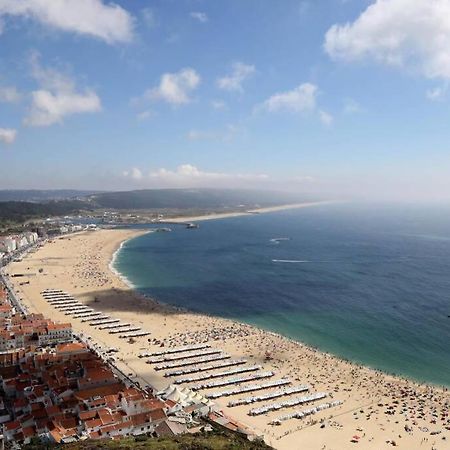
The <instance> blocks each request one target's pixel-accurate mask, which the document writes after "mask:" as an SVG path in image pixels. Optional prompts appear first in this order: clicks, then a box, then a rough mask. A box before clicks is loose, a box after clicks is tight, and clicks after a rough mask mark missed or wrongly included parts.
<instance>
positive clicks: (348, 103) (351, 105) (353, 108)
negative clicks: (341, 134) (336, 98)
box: [343, 98, 363, 114]
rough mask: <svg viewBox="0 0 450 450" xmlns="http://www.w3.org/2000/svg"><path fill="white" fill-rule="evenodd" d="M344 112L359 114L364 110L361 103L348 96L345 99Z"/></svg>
mask: <svg viewBox="0 0 450 450" xmlns="http://www.w3.org/2000/svg"><path fill="white" fill-rule="evenodd" d="M343 110H344V114H358V113H360V112H363V108H362V107H361V105H360V104H359V103H358V102H357V101H356V100H354V99H352V98H346V99H345V100H344V109H343Z"/></svg>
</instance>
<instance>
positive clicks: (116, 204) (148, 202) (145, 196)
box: [87, 189, 317, 209]
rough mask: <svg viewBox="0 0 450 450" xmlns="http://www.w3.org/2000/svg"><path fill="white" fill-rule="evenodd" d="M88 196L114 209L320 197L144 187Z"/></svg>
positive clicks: (248, 203) (214, 206) (233, 205)
mask: <svg viewBox="0 0 450 450" xmlns="http://www.w3.org/2000/svg"><path fill="white" fill-rule="evenodd" d="M87 199H88V200H89V201H90V202H91V203H92V205H96V206H98V207H101V208H112V209H193V208H197V209H223V208H235V209H237V208H239V207H246V208H252V207H257V206H261V207H264V206H274V205H281V204H286V203H299V202H303V201H310V200H317V199H312V198H310V197H309V196H305V195H301V194H291V193H285V192H273V191H253V190H234V189H144V190H138V191H123V192H102V193H98V194H93V195H90V196H88V197H87Z"/></svg>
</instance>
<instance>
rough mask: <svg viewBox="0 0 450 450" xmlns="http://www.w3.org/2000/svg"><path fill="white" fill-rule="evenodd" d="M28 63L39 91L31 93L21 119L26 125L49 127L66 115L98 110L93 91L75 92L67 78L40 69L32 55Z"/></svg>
mask: <svg viewBox="0 0 450 450" xmlns="http://www.w3.org/2000/svg"><path fill="white" fill-rule="evenodd" d="M31 63H32V71H33V77H34V78H35V79H36V80H37V81H38V83H39V85H40V89H38V90H35V91H33V92H32V93H31V98H32V102H31V107H30V110H29V113H28V116H27V117H26V118H25V123H26V124H27V125H31V126H49V125H53V124H55V123H62V122H63V120H64V117H66V116H70V115H73V114H80V113H92V112H97V111H100V110H101V102H100V99H99V97H98V96H97V94H96V93H95V92H94V91H92V90H90V89H85V90H83V91H77V90H76V86H75V83H74V81H73V80H72V79H71V78H69V77H68V76H66V75H63V74H61V73H59V72H57V71H56V70H53V69H48V68H43V67H41V66H40V64H39V61H38V57H37V56H36V55H33V56H32V58H31Z"/></svg>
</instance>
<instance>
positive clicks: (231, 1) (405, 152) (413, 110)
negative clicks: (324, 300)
mask: <svg viewBox="0 0 450 450" xmlns="http://www.w3.org/2000/svg"><path fill="white" fill-rule="evenodd" d="M449 17H450V0H389V1H388V0H377V1H376V0H320V1H317V0H310V1H308V0H279V1H276V2H275V1H273V0H247V1H242V0H226V1H225V0H215V1H211V0H210V1H208V0H146V1H144V0H143V1H139V2H136V1H131V0H129V1H124V0H122V1H119V0H117V1H116V2H115V3H111V2H109V1H107V0H52V1H44V0H23V1H21V2H16V1H15V0H0V24H1V26H0V31H1V34H0V188H84V189H87V188H89V189H92V188H93V189H135V188H145V187H168V186H170V187H199V186H205V187H208V186H212V187H214V186H217V187H248V188H269V189H288V190H295V191H299V192H315V193H321V194H324V193H325V194H326V193H330V194H333V195H340V196H342V197H348V196H354V195H356V196H358V197H367V198H394V199H398V198H406V199H411V198H420V199H432V200H441V199H449V198H450V189H449V188H450V151H449V150H450V149H449V146H450V126H449V119H450V110H449V103H448V102H449V98H448V97H449V96H450V93H449V94H448V95H447V90H448V81H449V79H450V18H449Z"/></svg>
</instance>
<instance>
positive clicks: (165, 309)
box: [10, 230, 450, 450]
mask: <svg viewBox="0 0 450 450" xmlns="http://www.w3.org/2000/svg"><path fill="white" fill-rule="evenodd" d="M146 231H148V230H146ZM142 233H145V231H143V230H101V231H99V232H96V233H84V234H79V235H77V236H73V237H71V239H59V240H57V241H55V242H53V243H52V244H49V245H47V246H44V247H42V248H40V249H39V250H38V251H37V252H35V253H32V254H30V255H29V256H27V257H26V258H24V260H23V261H22V262H15V263H13V264H12V265H11V269H10V273H14V272H17V273H33V275H34V276H32V277H30V284H26V285H20V283H19V280H20V279H15V278H12V279H11V280H12V282H13V283H14V287H15V289H16V290H17V291H18V293H19V295H20V296H21V298H22V299H23V301H24V303H25V305H26V306H27V307H28V308H29V309H30V311H32V312H41V313H43V314H44V315H46V316H49V317H53V318H54V319H55V320H56V321H60V322H64V321H67V319H68V318H67V316H65V314H64V313H63V312H61V311H59V310H57V309H55V308H54V307H53V306H52V305H50V304H48V303H47V302H46V301H45V299H43V297H42V295H41V294H40V293H41V292H42V290H43V289H45V288H58V289H63V290H65V291H67V292H70V293H71V294H72V295H74V296H75V297H76V298H78V299H79V300H80V302H82V303H84V304H86V305H89V306H91V307H92V308H94V309H96V310H101V311H102V312H104V313H106V314H108V315H109V316H112V317H114V318H117V319H120V320H121V321H126V322H129V323H132V324H135V325H137V326H139V327H140V328H141V329H143V330H145V331H149V332H150V333H151V334H150V337H149V338H148V337H141V338H138V339H136V340H135V342H128V341H125V340H124V339H120V337H119V336H117V335H111V334H109V333H108V331H107V330H100V329H98V328H96V327H92V326H89V325H88V324H86V323H83V322H81V320H80V319H74V318H72V319H71V322H72V326H73V328H74V330H76V331H77V332H79V333H83V334H85V335H88V336H90V337H91V338H92V339H93V340H94V342H96V343H98V344H99V345H101V346H107V347H115V348H117V349H118V352H117V353H116V358H117V359H116V362H117V364H118V365H119V367H120V368H121V369H122V370H123V371H124V372H125V373H132V374H134V376H135V377H136V379H137V380H138V381H139V382H140V384H141V386H145V385H150V386H153V387H154V389H156V390H162V389H165V388H166V387H167V385H168V384H170V383H171V382H172V383H173V380H171V379H170V378H166V377H164V374H162V373H160V372H157V371H155V370H154V369H153V368H152V367H151V366H149V365H148V364H146V360H145V359H143V358H142V359H141V358H139V357H138V355H139V353H141V352H142V350H146V351H149V350H150V351H158V350H160V347H161V346H170V347H172V346H181V345H186V344H187V345H190V344H193V343H198V342H209V344H210V345H211V346H212V347H214V348H216V349H220V350H221V351H223V352H225V353H226V354H228V355H230V357H231V358H233V359H240V358H244V359H245V360H246V361H247V362H248V364H253V365H260V366H261V367H263V368H264V370H266V371H267V370H270V371H273V372H274V378H275V379H280V378H288V379H289V380H291V382H292V383H293V384H296V383H300V384H307V385H309V386H310V387H311V390H312V391H313V392H327V393H329V396H330V398H332V399H334V400H342V401H343V402H344V403H343V404H342V405H341V406H338V407H336V408H335V409H333V410H330V411H328V412H321V413H318V414H317V415H316V416H315V417H314V419H312V421H302V420H300V421H297V420H290V421H286V422H284V423H283V424H282V425H280V426H276V427H274V426H272V425H269V421H270V420H272V419H274V418H276V417H277V416H279V415H280V413H277V412H274V413H270V414H269V415H261V416H255V417H254V416H249V414H248V413H249V407H248V406H245V405H244V406H239V407H229V405H228V400H229V398H227V397H224V398H219V399H218V400H217V403H216V404H217V407H218V408H220V409H221V410H222V411H224V413H225V414H227V415H228V416H230V417H232V418H233V419H235V420H237V421H239V422H240V423H242V424H244V425H245V426H248V427H250V428H251V429H252V430H253V431H254V432H255V433H257V434H258V435H263V436H264V438H265V440H266V442H267V443H268V444H269V445H272V446H273V447H274V448H276V449H279V450H292V449H293V448H297V447H298V442H299V441H298V440H299V439H301V440H302V443H303V446H304V448H308V449H319V448H322V447H323V446H324V445H326V448H348V445H349V444H348V439H349V438H351V436H352V435H354V434H358V433H359V431H358V428H361V427H364V429H365V430H366V431H365V433H366V435H367V436H366V437H365V438H364V441H361V444H362V445H363V448H364V449H365V450H380V449H385V448H386V449H387V448H390V447H388V446H386V445H385V443H386V441H387V440H389V439H394V438H395V439H398V436H399V435H400V434H402V444H403V445H406V447H405V448H408V449H411V450H421V449H422V448H423V446H422V445H421V438H422V437H423V436H424V435H423V433H422V432H421V431H420V430H418V429H417V427H416V430H417V431H415V432H414V434H412V433H411V434H410V433H405V430H404V426H405V424H410V423H411V422H406V423H405V416H404V414H403V412H402V410H401V409H399V410H397V411H393V412H392V411H391V410H390V411H391V412H392V415H389V416H386V415H385V410H386V408H387V407H388V406H389V405H390V406H392V407H396V406H395V405H397V404H406V405H408V406H409V407H411V411H412V412H411V414H417V413H416V412H415V411H420V409H421V408H423V403H422V402H423V401H425V404H426V405H427V406H426V408H425V411H427V415H426V416H425V418H424V419H423V420H422V419H407V420H414V421H415V420H419V426H426V427H427V428H431V427H432V424H431V423H430V417H431V414H434V411H438V412H439V413H441V412H442V414H448V405H449V404H450V395H449V393H448V391H446V390H442V389H437V388H435V387H433V386H428V385H427V386H423V385H420V384H418V383H415V382H413V381H410V380H406V379H403V378H399V377H393V376H390V375H386V374H385V373H382V372H380V371H377V370H374V369H370V368H367V367H364V366H361V365H359V364H356V363H353V362H350V361H346V360H343V359H340V358H338V357H335V356H332V355H330V354H327V353H325V352H321V351H319V350H317V349H314V348H311V347H308V346H306V345H304V344H302V343H299V342H298V341H296V340H293V339H290V338H287V337H284V336H282V335H280V334H277V333H275V332H272V331H266V330H263V329H262V328H257V327H255V326H251V325H247V324H242V323H240V322H237V321H233V320H230V319H222V318H218V317H214V316H208V315H205V314H201V313H191V312H189V311H180V310H179V309H177V310H175V309H174V308H172V307H171V306H170V305H165V304H163V303H161V304H159V302H157V301H155V299H153V298H149V297H146V298H144V297H143V295H141V294H140V293H139V291H137V290H135V289H132V288H131V287H130V286H129V285H127V284H126V283H125V281H124V280H123V279H122V278H120V276H118V275H117V273H115V272H114V271H112V270H111V267H110V266H111V261H112V258H113V255H114V253H115V252H116V251H117V250H118V249H120V248H121V249H122V250H123V248H124V245H125V244H124V245H122V247H121V246H120V244H121V243H124V242H125V243H126V242H127V241H128V240H129V239H130V238H135V237H137V236H139V235H140V234H142ZM55 258H57V259H58V264H51V263H50V264H47V265H46V266H45V267H46V268H45V272H44V273H40V272H39V268H41V267H42V266H43V264H44V265H45V264H46V263H47V262H49V261H50V262H51V261H52V260H54V259H55ZM116 258H117V254H116ZM268 354H269V358H268ZM266 392H267V391H266ZM394 400H395V401H396V402H397V403H393V401H394ZM377 405H378V406H377ZM379 405H382V406H381V407H380V406H379ZM291 411H292V410H291ZM361 411H363V412H364V413H361ZM445 411H447V412H445ZM391 412H390V414H391ZM355 413H356V414H357V416H355ZM428 414H430V415H428ZM387 417H389V421H390V423H389V424H388V425H386V418H387ZM321 420H324V421H325V423H326V424H327V427H326V430H323V429H322V428H321V427H320V423H318V422H320V421H321ZM333 424H334V425H333ZM380 424H384V425H380ZM449 426H450V421H449ZM441 436H446V437H447V439H450V433H449V432H448V431H446V430H445V429H443V433H442V434H441Z"/></svg>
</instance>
